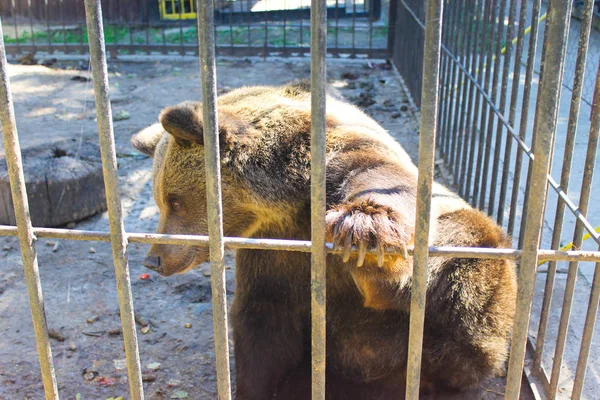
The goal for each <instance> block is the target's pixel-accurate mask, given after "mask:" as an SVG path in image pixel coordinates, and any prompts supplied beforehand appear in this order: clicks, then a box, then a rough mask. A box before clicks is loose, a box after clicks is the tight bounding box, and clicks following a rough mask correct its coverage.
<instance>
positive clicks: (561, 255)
mask: <svg viewBox="0 0 600 400" xmlns="http://www.w3.org/2000/svg"><path fill="white" fill-rule="evenodd" d="M33 233H34V235H35V236H36V237H37V238H43V239H63V240H77V241H98V242H110V233H109V232H101V231H86V230H74V229H59V228H33ZM17 234H18V233H17V227H15V226H8V225H0V236H17ZM125 235H126V237H127V240H128V242H129V243H145V244H155V243H156V244H158V243H160V244H174V245H182V246H199V247H208V236H202V235H164V234H159V233H126V234H125ZM223 243H224V245H225V248H227V249H231V250H235V249H255V250H274V251H297V252H302V253H310V251H311V242H310V241H308V240H287V239H252V238H240V237H224V238H223ZM326 247H327V252H328V253H330V254H341V253H342V251H341V250H336V249H334V248H333V244H332V243H327V245H326ZM407 251H408V254H409V255H412V254H413V249H412V248H411V247H409V248H408V249H407ZM357 252H358V251H357V250H356V249H354V250H353V251H352V254H356V253H357ZM521 253H522V251H521V250H517V249H491V248H483V247H449V246H430V247H429V255H430V256H431V257H444V258H451V257H455V258H489V259H507V260H518V259H519V258H520V257H521ZM367 254H374V255H375V254H377V252H376V251H375V250H374V249H369V250H367ZM386 254H388V255H402V254H403V252H402V251H400V250H397V251H395V250H391V249H390V250H388V251H386ZM539 259H540V261H572V260H579V261H593V262H598V261H600V251H579V250H577V251H573V250H571V251H561V250H545V249H542V250H539Z"/></svg>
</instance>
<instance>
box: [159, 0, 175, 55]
mask: <svg viewBox="0 0 600 400" xmlns="http://www.w3.org/2000/svg"><path fill="white" fill-rule="evenodd" d="M165 7H166V4H165ZM171 11H173V9H172V8H171ZM160 33H161V36H162V49H161V50H162V54H167V37H166V35H165V24H164V23H161V24H160Z"/></svg>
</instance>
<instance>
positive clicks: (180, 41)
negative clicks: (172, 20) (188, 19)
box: [177, 0, 185, 56]
mask: <svg viewBox="0 0 600 400" xmlns="http://www.w3.org/2000/svg"><path fill="white" fill-rule="evenodd" d="M183 8H184V0H179V20H178V21H177V25H179V54H181V55H182V56H183V55H185V47H184V46H183Z"/></svg>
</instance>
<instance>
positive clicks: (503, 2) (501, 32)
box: [479, 0, 516, 214]
mask: <svg viewBox="0 0 600 400" xmlns="http://www.w3.org/2000/svg"><path fill="white" fill-rule="evenodd" d="M506 2H507V0H500V10H499V13H498V22H497V24H496V23H494V25H498V31H497V32H496V49H495V50H496V51H495V54H494V56H495V60H492V58H491V49H492V46H490V53H488V55H489V56H490V57H489V58H488V63H490V64H491V63H492V61H494V76H493V78H492V94H491V97H492V100H493V101H494V102H495V101H496V99H497V97H498V80H499V79H500V58H501V57H502V42H503V41H504V20H505V13H506ZM515 13H516V2H515V1H514V0H512V1H511V2H510V10H509V17H508V31H507V35H506V37H507V38H511V37H512V26H513V25H512V24H513V22H514V14H515ZM492 21H493V19H492ZM509 43H510V45H509ZM510 49H512V40H511V39H509V40H506V50H508V54H507V56H506V58H505V63H506V68H505V69H506V70H508V64H510V56H511V53H510ZM503 83H504V82H503ZM506 90H507V87H506V86H502V87H501V92H502V94H501V95H500V101H501V102H500V112H501V113H502V114H504V108H505V105H504V104H503V103H504V101H506ZM500 125H502V124H501V123H500V122H498V125H497V126H498V129H496V132H495V133H496V146H495V147H494V153H497V154H498V155H500V143H501V142H502V129H500ZM481 130H485V134H486V136H487V141H486V145H485V159H484V161H483V173H482V176H481V194H480V197H479V208H480V209H481V210H483V209H485V197H486V193H487V180H488V172H489V168H490V157H491V149H492V135H493V133H494V115H490V118H489V120H488V125H487V128H486V127H485V126H484V125H483V124H482V125H481ZM492 168H494V166H492ZM490 190H491V188H490ZM493 209H494V207H493V206H492V204H490V206H489V207H488V213H489V214H492V211H493Z"/></svg>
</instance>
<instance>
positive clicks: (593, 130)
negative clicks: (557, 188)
mask: <svg viewBox="0 0 600 400" xmlns="http://www.w3.org/2000/svg"><path fill="white" fill-rule="evenodd" d="M598 78H599V79H600V74H599V75H598ZM599 87H600V80H597V81H596V94H595V99H594V100H595V102H594V107H593V108H592V115H593V116H594V117H593V120H592V125H591V127H590V133H589V137H588V148H587V154H586V157H585V164H584V171H583V179H582V180H581V191H580V194H579V211H580V212H581V213H582V214H583V215H586V214H587V212H588V206H589V202H590V196H591V193H592V182H593V180H594V167H595V163H596V153H597V151H598V133H599V131H600V125H599V124H600V117H599V116H598V111H599V110H600V92H599V91H598V88H599ZM583 229H584V228H583V224H582V222H581V221H580V220H577V221H576V223H575V232H574V233H573V248H574V249H580V248H581V244H582V242H583ZM577 267H578V262H577V261H571V262H570V263H569V272H568V274H567V282H566V284H565V294H564V299H563V308H562V311H561V315H560V323H559V326H558V337H557V339H556V349H555V351H554V361H553V364H552V375H551V377H550V388H549V389H548V392H549V393H548V396H549V397H550V398H554V397H555V396H556V391H557V390H558V380H559V377H560V367H561V364H562V359H563V355H564V350H565V346H566V342H567V330H568V329H569V319H570V316H571V306H572V303H573V295H574V294H575V283H576V280H577V272H578V268H577Z"/></svg>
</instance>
